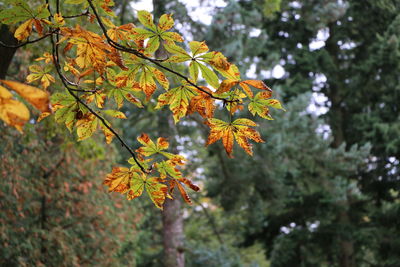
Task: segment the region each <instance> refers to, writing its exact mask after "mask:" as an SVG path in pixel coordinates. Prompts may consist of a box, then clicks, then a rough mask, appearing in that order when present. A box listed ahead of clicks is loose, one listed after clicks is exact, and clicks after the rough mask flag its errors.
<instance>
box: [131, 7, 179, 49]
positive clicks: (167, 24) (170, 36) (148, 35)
mask: <svg viewBox="0 0 400 267" xmlns="http://www.w3.org/2000/svg"><path fill="white" fill-rule="evenodd" d="M138 19H139V21H140V23H142V24H143V26H145V27H146V28H148V29H141V28H135V29H133V32H134V33H135V34H133V35H131V36H132V38H133V39H135V40H145V39H148V41H147V46H146V48H145V51H146V53H153V52H155V51H156V50H157V49H158V48H159V47H160V41H161V40H164V41H166V42H183V38H182V36H180V35H179V34H178V33H176V32H168V30H170V29H171V28H172V27H173V26H174V20H173V19H172V15H171V14H164V15H162V16H161V17H160V19H159V22H158V24H157V26H156V25H155V24H154V21H153V16H152V15H151V14H150V13H149V12H147V11H145V10H140V11H138Z"/></svg>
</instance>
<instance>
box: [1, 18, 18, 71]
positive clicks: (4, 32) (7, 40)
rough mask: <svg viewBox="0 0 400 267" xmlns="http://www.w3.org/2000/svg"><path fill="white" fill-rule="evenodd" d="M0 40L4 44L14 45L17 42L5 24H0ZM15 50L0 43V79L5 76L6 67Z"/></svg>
mask: <svg viewBox="0 0 400 267" xmlns="http://www.w3.org/2000/svg"><path fill="white" fill-rule="evenodd" d="M0 41H1V42H2V43H4V44H6V45H16V44H17V43H18V41H17V39H15V38H14V35H13V34H12V32H10V30H9V28H8V27H7V25H1V27H0ZM15 51H17V49H16V48H8V47H3V46H1V45H0V57H1V60H0V79H4V78H5V77H6V75H7V70H8V67H9V66H10V64H11V60H12V58H13V56H14V54H15Z"/></svg>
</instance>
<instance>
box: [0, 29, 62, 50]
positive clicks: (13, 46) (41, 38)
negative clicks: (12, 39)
mask: <svg viewBox="0 0 400 267" xmlns="http://www.w3.org/2000/svg"><path fill="white" fill-rule="evenodd" d="M56 31H57V30H54V31H51V32H49V33H46V34H45V35H43V36H42V37H40V38H38V39H35V40H32V41H29V40H28V41H26V42H23V43H20V44H17V45H7V44H5V43H3V42H2V41H0V46H3V47H7V48H19V47H22V46H25V45H27V44H33V43H36V42H39V41H41V40H43V39H45V38H47V37H49V36H50V35H52V34H54V33H55V32H56Z"/></svg>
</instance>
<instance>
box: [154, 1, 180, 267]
mask: <svg viewBox="0 0 400 267" xmlns="http://www.w3.org/2000/svg"><path fill="white" fill-rule="evenodd" d="M164 4H165V2H164V1H162V0H153V9H154V11H153V15H154V19H155V21H157V20H158V19H159V18H160V17H161V15H163V14H164V13H166V10H165V5H164ZM165 53H166V51H165V49H163V46H162V45H161V46H160V48H159V49H158V50H157V51H156V55H155V56H156V57H157V58H165V57H166V55H165ZM158 121H159V135H160V136H163V137H169V142H170V147H171V148H172V152H173V153H177V152H178V151H177V150H176V144H175V142H174V139H175V136H177V128H176V126H175V124H174V122H173V121H172V117H171V116H169V115H168V114H165V113H163V112H161V113H159V115H158ZM176 195H177V194H176ZM163 208H164V209H163V213H162V222H163V230H162V232H163V249H164V255H163V266H165V267H184V266H185V254H184V249H183V241H184V232H183V214H182V213H183V212H182V201H181V198H180V196H178V195H177V196H176V197H174V199H173V200H171V199H166V201H165V203H164V207H163Z"/></svg>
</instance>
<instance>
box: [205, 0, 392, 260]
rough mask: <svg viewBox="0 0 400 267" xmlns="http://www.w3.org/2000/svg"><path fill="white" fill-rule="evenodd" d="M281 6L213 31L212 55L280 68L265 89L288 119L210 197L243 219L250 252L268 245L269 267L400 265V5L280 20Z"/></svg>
mask: <svg viewBox="0 0 400 267" xmlns="http://www.w3.org/2000/svg"><path fill="white" fill-rule="evenodd" d="M272 2H276V1H269V0H266V1H261V0H260V1H239V2H229V4H228V6H227V7H226V8H225V9H224V10H222V11H221V12H220V13H219V14H216V15H215V16H214V18H215V21H214V22H216V21H217V20H220V22H221V23H222V24H223V26H221V25H220V24H217V23H213V24H212V25H211V26H210V30H209V31H208V38H207V41H208V44H209V45H210V46H211V47H215V48H217V47H218V46H219V47H220V48H219V50H221V51H222V52H223V53H226V54H227V55H228V56H230V58H231V59H232V60H233V61H234V62H241V61H244V62H249V63H248V65H247V66H250V65H251V63H252V62H253V63H255V64H256V66H257V73H260V71H261V70H267V69H270V68H271V66H274V64H278V63H279V64H281V65H282V66H283V67H284V69H285V75H284V76H283V77H282V78H281V79H273V78H270V79H267V80H266V83H267V84H268V85H270V86H271V87H273V88H275V89H277V88H281V90H282V92H283V93H282V95H281V97H283V99H284V102H286V103H287V106H286V108H287V110H289V111H288V113H286V114H285V115H283V117H281V116H280V115H276V118H277V120H276V121H274V122H269V123H266V128H265V129H266V130H265V132H263V136H264V137H265V138H266V139H267V143H266V144H263V145H257V148H256V152H255V153H254V154H255V156H254V158H253V159H248V158H246V160H244V157H242V155H240V154H239V153H237V155H236V157H237V159H235V160H233V161H231V160H227V159H223V162H225V165H226V166H225V172H224V170H223V167H221V164H220V162H221V160H218V158H216V159H215V162H218V164H217V165H215V166H214V168H215V171H212V172H211V173H212V175H213V176H215V177H216V176H218V177H217V178H215V179H214V180H212V182H211V183H210V186H209V195H210V196H212V197H218V198H219V199H220V202H221V204H222V205H223V206H224V207H225V209H226V210H234V209H236V208H239V207H241V208H243V209H244V210H245V211H243V215H244V217H243V218H244V220H245V221H246V225H247V226H248V227H247V229H246V230H245V231H244V232H245V233H244V236H246V241H245V242H243V243H242V245H244V246H247V245H249V244H251V243H252V242H254V241H257V240H258V241H261V242H264V244H265V248H266V249H267V252H268V255H269V258H270V259H271V266H395V265H396V263H398V262H399V260H400V256H399V255H400V251H399V243H400V239H399V238H398V236H399V233H400V228H399V224H398V219H396V218H398V217H399V215H400V203H399V189H400V188H399V187H400V181H399V171H398V169H399V158H400V155H399V152H400V143H399V142H400V118H399V114H400V112H399V104H398V103H399V102H400V83H399V79H400V75H399V73H400V46H399V38H400V27H399V26H400V25H399V23H400V15H399V14H400V12H399V11H400V1H396V0H382V1H373V0H368V1H356V0H355V1H336V0H329V1H317V0H314V1H281V5H280V8H276V10H277V12H275V13H273V14H271V13H268V12H266V10H265V7H268V6H270V5H271V4H272ZM223 27H225V28H223ZM253 29H258V30H259V33H258V36H255V37H248V35H247V37H245V34H246V32H247V33H248V32H251V31H252V30H253ZM223 32H226V33H227V34H225V35H223ZM228 33H229V34H228ZM220 36H222V37H221V38H219V37H220ZM316 41H320V42H316ZM232 46H236V47H237V48H245V49H243V50H240V51H239V49H237V50H235V49H232V48H231V47H232ZM229 51H232V52H231V53H230V52H229ZM238 51H239V52H238ZM239 65H240V64H239ZM268 65H269V66H268ZM305 92H314V96H315V94H318V95H320V96H325V97H326V98H327V101H326V102H325V103H323V106H325V107H326V108H328V112H327V113H326V114H325V115H323V116H322V117H321V119H322V121H320V122H318V123H315V122H312V119H311V118H308V117H307V116H306V115H304V114H305V113H307V111H306V106H303V107H302V109H303V110H302V111H300V110H298V113H293V112H295V111H294V110H291V109H293V108H294V109H295V110H296V109H297V108H296V105H297V104H296V102H299V101H300V99H301V98H299V95H302V94H303V93H305ZM302 97H304V96H302ZM300 102H301V101H300ZM290 114H296V116H294V117H292V118H291V116H292V115H290ZM301 114H303V115H301ZM285 123H287V125H286V126H284V125H285ZM321 129H326V130H327V132H326V133H325V136H326V137H327V138H321V137H318V135H317V134H316V133H315V132H316V131H321ZM282 147H283V148H282ZM368 147H370V153H368V152H367V151H368V149H367V148H368ZM239 163H240V164H239ZM223 173H225V178H224V176H223V175H221V174H223ZM246 208H247V209H246ZM283 227H284V228H283Z"/></svg>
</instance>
